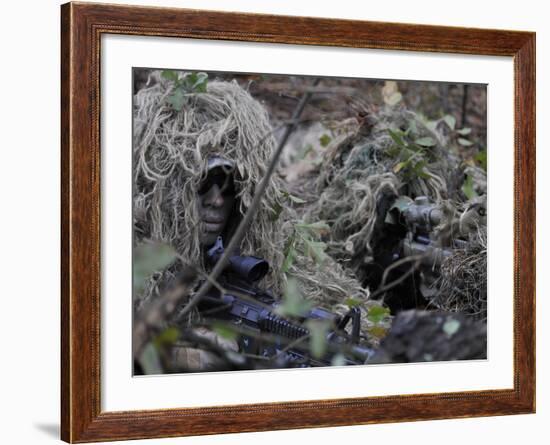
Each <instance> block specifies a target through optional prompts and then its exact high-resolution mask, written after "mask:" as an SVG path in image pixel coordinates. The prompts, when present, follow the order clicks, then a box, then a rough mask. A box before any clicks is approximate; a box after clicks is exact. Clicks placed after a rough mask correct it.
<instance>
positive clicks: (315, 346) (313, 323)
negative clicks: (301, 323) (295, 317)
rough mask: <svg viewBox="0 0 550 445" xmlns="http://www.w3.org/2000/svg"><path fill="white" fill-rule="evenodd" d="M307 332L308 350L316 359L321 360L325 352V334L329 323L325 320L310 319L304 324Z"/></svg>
mask: <svg viewBox="0 0 550 445" xmlns="http://www.w3.org/2000/svg"><path fill="white" fill-rule="evenodd" d="M305 325H306V327H307V329H308V330H309V348H310V350H311V354H312V355H313V356H314V357H315V358H317V359H320V358H323V356H324V355H325V352H326V350H327V334H328V332H329V329H330V322H329V321H327V320H319V319H310V320H307V321H306V323H305Z"/></svg>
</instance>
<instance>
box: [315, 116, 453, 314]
mask: <svg viewBox="0 0 550 445" xmlns="http://www.w3.org/2000/svg"><path fill="white" fill-rule="evenodd" d="M352 128H353V127H352ZM460 162H461V160H460V158H459V157H458V156H457V155H455V154H453V153H452V151H451V150H449V147H448V141H447V140H446V138H445V136H444V135H443V133H442V132H441V131H439V129H438V124H437V122H429V121H426V120H425V119H424V118H422V117H420V116H418V115H416V114H415V113H413V112H411V111H407V110H404V109H399V110H389V109H385V110H384V111H381V112H379V113H377V114H373V113H370V114H366V115H365V116H364V117H362V118H361V119H358V120H357V125H356V126H355V128H354V129H353V130H352V131H350V126H349V124H347V125H346V131H345V133H344V134H343V135H339V136H338V137H336V138H335V139H334V140H333V141H332V143H331V144H330V145H329V146H328V147H327V149H326V151H325V153H324V156H323V159H322V162H321V165H320V167H319V179H318V182H317V191H318V193H319V194H320V198H319V199H318V200H317V201H316V202H315V203H314V204H313V205H311V206H310V207H309V209H308V211H307V213H306V219H311V220H318V219H321V220H324V221H326V222H327V223H328V224H329V226H330V229H331V230H330V238H329V239H327V243H328V245H329V253H330V254H331V255H333V256H334V257H336V258H338V259H339V260H340V261H341V262H345V263H346V264H347V265H348V266H349V267H350V268H351V269H352V270H353V271H354V273H355V274H356V275H357V276H358V278H359V279H360V280H361V282H362V284H363V285H364V286H368V287H369V288H370V289H371V290H376V289H377V288H378V287H379V286H380V285H381V284H382V282H383V278H384V272H385V270H386V268H387V267H388V266H389V265H390V264H392V263H393V262H394V261H395V255H396V252H397V251H399V249H400V246H401V244H402V241H403V239H404V238H405V236H406V235H407V231H408V229H407V227H405V226H404V225H402V224H393V225H390V224H388V219H387V218H388V212H389V211H390V210H391V209H392V206H394V205H395V204H396V202H397V198H398V197H399V196H407V197H410V198H412V199H414V198H417V197H425V198H426V199H427V200H428V201H430V202H432V203H435V205H437V206H439V207H440V210H441V214H442V216H444V218H443V219H442V221H440V224H441V227H437V229H436V230H435V232H436V238H437V242H440V244H441V247H446V246H448V245H451V244H450V243H451V241H452V239H451V238H452V235H453V234H452V233H449V229H450V228H452V227H453V221H454V219H455V217H456V216H457V215H458V210H457V207H459V203H460V201H462V200H463V199H464V196H463V193H462V192H461V189H460V186H461V182H462V181H463V177H464V174H463V171H462V169H461V168H460ZM445 238H447V239H445ZM411 267H412V263H408V264H404V265H403V266H402V267H401V268H399V269H395V270H394V271H393V272H392V275H390V276H389V279H388V280H387V281H386V282H391V281H392V278H396V277H398V276H399V275H403V274H404V273H409V272H410V271H411ZM386 278H387V277H386ZM419 278H420V277H419V276H418V274H416V273H413V274H412V275H411V276H410V277H409V278H408V279H407V280H406V281H404V282H403V283H401V284H400V285H399V288H396V289H394V292H397V293H399V294H403V293H408V295H407V296H406V297H405V298H404V297H403V295H400V296H398V297H396V298H394V299H393V300H394V301H393V302H391V301H390V302H388V300H386V302H388V304H390V307H392V309H395V310H401V309H407V308H416V307H423V306H424V305H425V304H426V303H427V301H426V300H425V299H424V298H423V297H422V295H421V294H420V292H419V290H418V287H419V283H420V279H419ZM411 290H412V292H411ZM386 298H391V295H386Z"/></svg>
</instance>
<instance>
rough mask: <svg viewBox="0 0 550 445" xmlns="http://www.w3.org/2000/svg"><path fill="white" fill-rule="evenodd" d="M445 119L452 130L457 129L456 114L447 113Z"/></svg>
mask: <svg viewBox="0 0 550 445" xmlns="http://www.w3.org/2000/svg"><path fill="white" fill-rule="evenodd" d="M443 121H444V122H445V123H446V124H447V126H448V127H449V128H450V129H451V130H454V129H455V125H456V119H455V117H454V116H452V115H450V114H446V115H445V116H443Z"/></svg>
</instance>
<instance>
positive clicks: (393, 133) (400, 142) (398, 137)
mask: <svg viewBox="0 0 550 445" xmlns="http://www.w3.org/2000/svg"><path fill="white" fill-rule="evenodd" d="M388 133H389V135H390V137H391V138H392V139H393V142H395V143H396V144H397V145H398V146H399V147H406V144H405V142H404V141H403V137H402V136H401V135H400V134H399V133H398V132H397V131H394V130H392V129H391V128H388Z"/></svg>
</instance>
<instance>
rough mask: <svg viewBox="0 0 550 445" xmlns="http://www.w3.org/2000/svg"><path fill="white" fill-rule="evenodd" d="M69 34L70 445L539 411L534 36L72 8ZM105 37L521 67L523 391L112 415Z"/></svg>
mask: <svg viewBox="0 0 550 445" xmlns="http://www.w3.org/2000/svg"><path fill="white" fill-rule="evenodd" d="M61 34H62V43H61V68H62V69H61V110H62V115H61V147H62V157H61V171H62V178H61V202H62V207H61V221H62V225H61V234H62V243H61V273H62V275H61V313H62V317H61V332H62V341H61V352H62V354H61V370H62V373H61V438H62V439H63V440H65V441H67V442H71V443H73V442H95V441H105V440H122V439H141V438H153V437H173V436H187V435H202V434H216V433H234V432H245V431H266V430H281V429H290V428H310V427H325V426H340V425H354V424H368V423H379V422H402V421H412V420H427V419H442V418H460V417H475V416H494V415H508V414H519V413H533V412H534V411H535V34H534V33H530V32H517V31H502V30H486V29H467V28H451V27H439V26H425V25H410V24H389V23H381V22H362V21H350V20H333V19H324V18H323V19H321V18H306V17H284V16H271V15H256V14H243V13H225V12H223V13H222V12H213V11H197V10H185V9H171V8H147V7H134V6H117V5H106V4H91V3H86V4H83V3H68V4H64V5H62V7H61ZM103 34H126V35H143V36H166V37H179V38H193V39H221V40H238V41H249V42H273V43H285V44H300V45H322V46H337V47H354V48H377V49H385V50H407V51H427V52H445V53H459V54H476V55H497V56H511V57H513V60H514V73H515V74H514V76H515V79H514V89H515V91H514V95H515V110H514V114H515V125H514V135H515V136H514V137H515V148H514V149H515V173H514V184H515V187H514V253H513V255H514V371H513V372H514V387H513V389H509V390H484V391H473V392H472V391H470V392H454V393H436V394H417V395H399V396H383V397H368V398H349V399H330V400H322V401H307V400H305V401H299V402H285V403H265V404H248V405H236V406H212V407H209V408H181V409H160V410H151V411H129V412H102V410H101V403H100V397H101V396H100V357H101V348H100V337H101V332H100V304H101V301H100V232H101V227H100V199H101V196H100V183H101V177H100V162H101V159H100V158H101V156H100V120H99V116H100V113H101V105H100V57H101V45H100V39H101V36H102V35H103ZM510 254H512V252H510Z"/></svg>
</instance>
